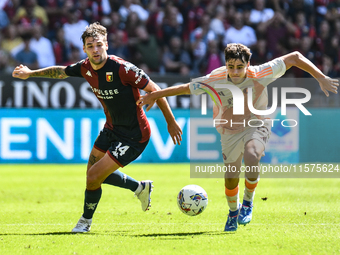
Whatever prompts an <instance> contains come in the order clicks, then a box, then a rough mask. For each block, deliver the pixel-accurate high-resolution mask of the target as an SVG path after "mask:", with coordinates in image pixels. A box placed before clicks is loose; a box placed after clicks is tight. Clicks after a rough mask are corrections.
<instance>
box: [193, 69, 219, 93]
mask: <svg viewBox="0 0 340 255" xmlns="http://www.w3.org/2000/svg"><path fill="white" fill-rule="evenodd" d="M225 79H226V68H225V66H222V67H219V68H217V69H215V70H213V71H212V72H211V73H210V74H207V75H205V76H202V77H199V78H195V79H192V80H191V82H190V83H189V89H190V93H191V94H193V95H200V94H203V93H205V92H207V93H209V92H210V91H214V87H215V84H216V82H219V81H220V80H225Z"/></svg>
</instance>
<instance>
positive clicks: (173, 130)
mask: <svg viewBox="0 0 340 255" xmlns="http://www.w3.org/2000/svg"><path fill="white" fill-rule="evenodd" d="M144 91H146V92H149V93H150V94H152V93H156V92H160V91H161V90H160V87H159V86H158V85H157V84H156V83H154V82H153V81H152V80H150V81H149V83H148V85H146V87H145V88H144ZM157 105H158V107H159V108H160V109H161V111H162V113H163V115H164V118H165V120H166V122H167V123H168V131H169V134H170V136H171V138H172V141H173V142H174V144H176V143H177V144H178V145H180V144H181V141H182V133H183V132H182V130H181V128H180V126H179V125H178V123H177V122H176V120H175V117H174V115H173V114H172V111H171V109H170V106H169V104H168V102H167V101H166V99H165V98H159V99H158V100H157Z"/></svg>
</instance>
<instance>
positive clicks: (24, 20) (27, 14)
mask: <svg viewBox="0 0 340 255" xmlns="http://www.w3.org/2000/svg"><path fill="white" fill-rule="evenodd" d="M13 22H14V23H15V24H20V25H21V26H20V28H21V29H22V31H24V30H26V29H28V28H32V27H33V26H34V25H35V24H44V25H45V26H48V17H47V13H46V11H45V10H44V8H42V7H41V6H39V5H38V4H37V1H36V0H24V6H23V7H20V8H19V9H18V11H17V12H16V14H15V17H14V19H13Z"/></svg>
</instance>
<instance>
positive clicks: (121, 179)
mask: <svg viewBox="0 0 340 255" xmlns="http://www.w3.org/2000/svg"><path fill="white" fill-rule="evenodd" d="M112 140H113V139H112V137H111V136H110V131H109V130H107V129H104V130H103V131H102V132H100V134H99V136H98V138H97V139H96V142H95V144H94V146H93V148H92V151H91V154H90V157H89V161H88V163H87V171H89V169H90V168H91V167H92V166H93V165H94V164H95V163H96V162H98V161H99V160H100V159H101V158H102V157H104V155H105V153H106V151H107V150H108V149H109V148H110V147H111V142H112ZM103 183H105V184H109V185H113V186H117V187H120V188H124V189H129V190H131V191H133V192H136V191H138V188H141V187H140V186H141V183H140V182H139V181H137V180H135V179H133V178H132V177H130V176H128V175H126V174H124V173H122V172H121V171H119V170H116V171H114V172H113V173H111V174H110V175H109V176H108V177H107V178H106V179H105V180H104V182H103Z"/></svg>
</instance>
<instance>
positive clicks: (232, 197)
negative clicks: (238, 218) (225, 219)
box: [225, 185, 240, 211]
mask: <svg viewBox="0 0 340 255" xmlns="http://www.w3.org/2000/svg"><path fill="white" fill-rule="evenodd" d="M225 194H226V198H227V201H228V206H229V209H230V211H236V210H238V207H239V203H240V199H239V195H238V194H239V190H238V185H237V187H236V188H235V189H233V190H229V189H227V188H226V189H225Z"/></svg>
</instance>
